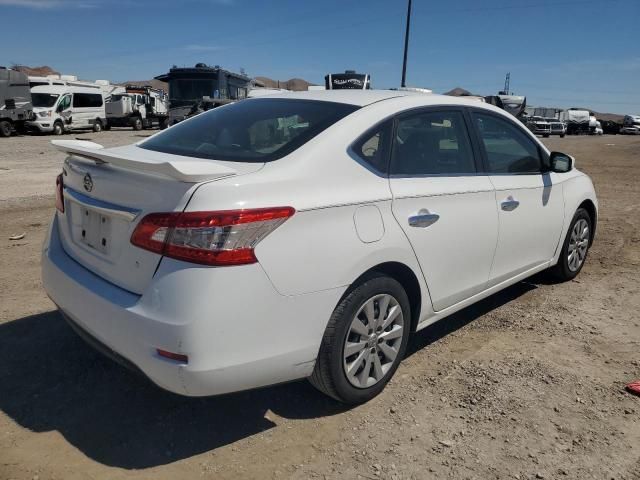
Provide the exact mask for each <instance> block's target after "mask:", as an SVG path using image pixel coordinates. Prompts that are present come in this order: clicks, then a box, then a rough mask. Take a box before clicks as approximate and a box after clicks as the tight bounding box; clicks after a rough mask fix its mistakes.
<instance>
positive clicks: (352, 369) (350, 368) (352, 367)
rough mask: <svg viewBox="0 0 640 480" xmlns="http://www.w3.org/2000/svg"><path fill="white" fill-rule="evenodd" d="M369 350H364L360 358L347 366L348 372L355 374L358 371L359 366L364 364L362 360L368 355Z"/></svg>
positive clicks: (350, 374) (351, 374)
mask: <svg viewBox="0 0 640 480" xmlns="http://www.w3.org/2000/svg"><path fill="white" fill-rule="evenodd" d="M368 353H369V350H363V351H362V353H361V354H360V355H358V358H356V359H355V360H354V361H353V362H352V363H351V364H350V365H349V366H348V368H347V374H348V375H349V376H351V377H352V376H353V375H355V373H356V372H357V371H358V367H360V365H362V360H363V359H364V358H365V357H366V356H367V355H368Z"/></svg>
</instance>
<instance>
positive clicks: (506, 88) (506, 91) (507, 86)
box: [504, 72, 511, 95]
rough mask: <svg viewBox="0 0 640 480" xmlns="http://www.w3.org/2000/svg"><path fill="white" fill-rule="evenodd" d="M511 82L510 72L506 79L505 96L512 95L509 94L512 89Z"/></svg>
mask: <svg viewBox="0 0 640 480" xmlns="http://www.w3.org/2000/svg"><path fill="white" fill-rule="evenodd" d="M510 80H511V72H508V73H507V76H506V77H505V79H504V92H505V95H511V94H510V93H509V88H510V87H511V85H510V83H511V82H510Z"/></svg>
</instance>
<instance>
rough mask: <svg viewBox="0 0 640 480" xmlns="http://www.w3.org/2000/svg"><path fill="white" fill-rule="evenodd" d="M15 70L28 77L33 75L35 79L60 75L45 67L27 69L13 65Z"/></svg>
mask: <svg viewBox="0 0 640 480" xmlns="http://www.w3.org/2000/svg"><path fill="white" fill-rule="evenodd" d="M11 68H12V69H13V70H17V71H19V72H22V73H24V74H26V75H31V76H33V77H46V76H47V75H60V73H59V72H56V71H55V70H54V69H53V68H51V67H48V66H46V65H43V66H42V67H27V66H26V65H13V66H12V67H11Z"/></svg>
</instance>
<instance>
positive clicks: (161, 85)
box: [119, 78, 169, 92]
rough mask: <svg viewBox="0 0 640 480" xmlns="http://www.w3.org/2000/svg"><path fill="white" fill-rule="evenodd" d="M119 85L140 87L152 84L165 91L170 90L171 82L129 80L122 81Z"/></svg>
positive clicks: (153, 86)
mask: <svg viewBox="0 0 640 480" xmlns="http://www.w3.org/2000/svg"><path fill="white" fill-rule="evenodd" d="M119 85H137V86H139V87H143V86H146V85H151V87H152V88H156V89H158V90H164V91H165V92H168V91H169V84H168V83H166V82H161V81H160V80H156V79H155V78H154V79H153V80H129V81H127V82H121V83H120V84H119Z"/></svg>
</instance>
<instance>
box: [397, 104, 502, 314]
mask: <svg viewBox="0 0 640 480" xmlns="http://www.w3.org/2000/svg"><path fill="white" fill-rule="evenodd" d="M469 122H470V118H469V117H468V116H467V114H466V113H465V111H464V109H462V108H455V107H451V108H446V109H440V108H426V109H421V110H418V111H412V112H410V113H407V114H404V115H402V116H400V117H399V118H398V119H397V120H396V127H395V135H394V138H393V148H392V155H391V165H390V170H389V172H390V176H389V182H390V187H391V191H392V194H393V206H392V209H393V214H394V216H395V218H396V220H397V221H398V223H399V224H400V226H401V227H402V229H403V230H404V232H405V234H406V235H407V238H408V239H409V241H410V243H411V246H412V247H413V250H414V251H415V254H416V256H417V258H418V261H419V263H420V267H421V268H422V272H423V274H424V277H425V280H426V282H427V285H428V287H429V293H430V295H431V301H432V304H433V308H434V310H436V311H439V310H442V309H444V308H447V307H449V306H451V305H454V304H456V303H458V302H460V301H462V300H465V299H466V298H468V297H471V296H472V295H474V294H476V293H478V292H480V291H482V290H483V289H484V288H485V287H486V284H487V281H488V278H489V272H490V270H491V263H492V259H493V254H494V251H495V248H496V242H497V236H498V214H497V211H496V204H495V193H494V189H493V185H492V184H491V182H490V181H489V178H488V177H487V176H486V175H485V174H483V173H482V172H481V171H480V169H479V165H480V162H479V158H478V155H479V154H478V152H477V150H476V149H475V148H474V145H473V144H472V142H471V139H470V136H469V129H468V126H469V125H468V124H469Z"/></svg>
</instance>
